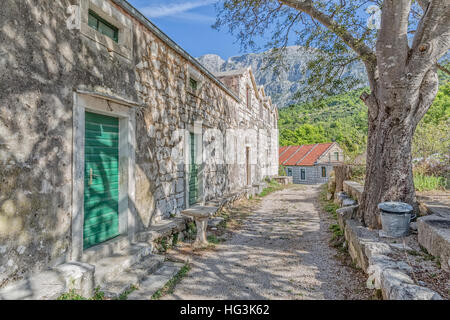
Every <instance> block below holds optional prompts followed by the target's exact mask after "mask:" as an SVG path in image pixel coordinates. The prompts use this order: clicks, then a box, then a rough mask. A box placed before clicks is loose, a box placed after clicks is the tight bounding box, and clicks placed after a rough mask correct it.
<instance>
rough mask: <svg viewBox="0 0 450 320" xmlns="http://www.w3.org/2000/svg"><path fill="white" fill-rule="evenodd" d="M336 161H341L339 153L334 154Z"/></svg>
mask: <svg viewBox="0 0 450 320" xmlns="http://www.w3.org/2000/svg"><path fill="white" fill-rule="evenodd" d="M334 160H335V161H339V152H338V151H335V152H334Z"/></svg>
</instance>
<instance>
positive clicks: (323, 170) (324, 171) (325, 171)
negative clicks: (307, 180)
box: [322, 167, 327, 178]
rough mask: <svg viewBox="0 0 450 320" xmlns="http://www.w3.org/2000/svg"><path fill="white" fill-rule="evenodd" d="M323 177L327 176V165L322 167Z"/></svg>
mask: <svg viewBox="0 0 450 320" xmlns="http://www.w3.org/2000/svg"><path fill="white" fill-rule="evenodd" d="M322 177H323V178H326V177H327V168H326V167H322Z"/></svg>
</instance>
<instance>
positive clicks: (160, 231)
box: [137, 217, 186, 244]
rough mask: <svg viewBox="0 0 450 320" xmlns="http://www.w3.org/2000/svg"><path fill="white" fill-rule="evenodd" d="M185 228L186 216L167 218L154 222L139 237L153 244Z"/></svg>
mask: <svg viewBox="0 0 450 320" xmlns="http://www.w3.org/2000/svg"><path fill="white" fill-rule="evenodd" d="M185 228H186V218H184V217H175V218H173V219H165V220H161V221H159V222H156V223H154V224H153V225H151V226H150V227H149V228H148V230H147V231H145V232H141V233H139V234H138V236H137V237H138V238H137V239H138V241H139V242H146V243H148V244H153V243H154V242H155V241H156V240H158V239H161V238H164V237H168V236H170V235H172V234H174V233H178V232H181V231H184V230H185Z"/></svg>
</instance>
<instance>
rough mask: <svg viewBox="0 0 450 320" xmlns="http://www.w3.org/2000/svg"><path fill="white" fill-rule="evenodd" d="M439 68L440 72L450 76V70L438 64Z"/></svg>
mask: <svg viewBox="0 0 450 320" xmlns="http://www.w3.org/2000/svg"><path fill="white" fill-rule="evenodd" d="M437 67H438V69H439V70H441V71H443V72H445V73H446V74H450V70H448V69H447V68H445V67H443V66H441V65H440V64H439V63H438V64H437Z"/></svg>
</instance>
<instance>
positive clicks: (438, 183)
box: [414, 173, 447, 191]
mask: <svg viewBox="0 0 450 320" xmlns="http://www.w3.org/2000/svg"><path fill="white" fill-rule="evenodd" d="M414 186H415V188H416V190H417V191H431V190H445V188H446V186H447V181H446V179H445V178H444V177H436V176H433V175H431V176H427V175H424V174H421V173H416V174H414Z"/></svg>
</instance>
